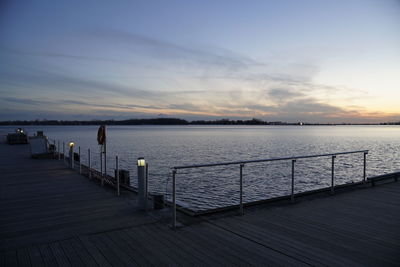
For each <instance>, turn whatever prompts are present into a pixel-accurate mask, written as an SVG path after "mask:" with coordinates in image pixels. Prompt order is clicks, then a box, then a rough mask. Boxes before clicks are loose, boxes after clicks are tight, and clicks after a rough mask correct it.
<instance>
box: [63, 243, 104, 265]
mask: <svg viewBox="0 0 400 267" xmlns="http://www.w3.org/2000/svg"><path fill="white" fill-rule="evenodd" d="M70 241H71V246H72V247H73V248H74V250H75V252H76V253H77V254H78V255H79V258H80V259H81V261H82V262H83V264H84V265H85V266H89V267H94V266H99V265H98V264H97V263H96V261H95V260H94V258H93V257H92V255H90V253H89V252H88V251H87V250H86V248H85V247H84V246H83V245H82V243H81V242H80V240H79V239H76V238H74V239H71V240H70Z"/></svg>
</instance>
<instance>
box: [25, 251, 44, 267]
mask: <svg viewBox="0 0 400 267" xmlns="http://www.w3.org/2000/svg"><path fill="white" fill-rule="evenodd" d="M28 250H29V259H30V262H31V265H32V267H36V266H43V265H44V261H43V259H42V255H41V254H40V250H39V248H38V247H35V246H32V247H30V248H29V249H28Z"/></svg>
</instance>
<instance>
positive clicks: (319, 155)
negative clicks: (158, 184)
mask: <svg viewBox="0 0 400 267" xmlns="http://www.w3.org/2000/svg"><path fill="white" fill-rule="evenodd" d="M368 152H369V150H356V151H346V152H337V153H327V154H315V155H306V156H293V157H282V158H268V159H254V160H242V161H229V162H220V163H210V164H196V165H184V166H174V167H171V169H173V170H178V169H190V168H203V167H215V166H226V165H237V164H246V163H258V162H268V161H279V160H292V159H295V160H296V159H306V158H318V157H329V156H337V155H346V154H355V153H366V154H368Z"/></svg>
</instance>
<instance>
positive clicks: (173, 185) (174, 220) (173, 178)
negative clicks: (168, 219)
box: [172, 170, 176, 228]
mask: <svg viewBox="0 0 400 267" xmlns="http://www.w3.org/2000/svg"><path fill="white" fill-rule="evenodd" d="M175 176H176V170H173V171H172V228H176V181H175Z"/></svg>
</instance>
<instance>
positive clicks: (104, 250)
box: [89, 235, 125, 266]
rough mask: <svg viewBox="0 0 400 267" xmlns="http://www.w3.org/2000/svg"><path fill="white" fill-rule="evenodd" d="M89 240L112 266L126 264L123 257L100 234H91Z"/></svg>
mask: <svg viewBox="0 0 400 267" xmlns="http://www.w3.org/2000/svg"><path fill="white" fill-rule="evenodd" d="M89 240H90V242H92V243H93V244H94V245H95V246H96V247H97V249H98V250H99V251H100V253H101V254H102V255H103V256H104V258H106V259H107V261H108V262H109V263H110V264H111V265H112V266H125V264H124V263H123V262H122V261H121V259H120V258H119V257H118V256H117V255H116V254H115V253H114V252H113V251H111V250H110V249H109V248H108V247H107V245H106V244H105V243H103V241H102V240H101V238H100V237H99V235H91V236H89Z"/></svg>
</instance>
